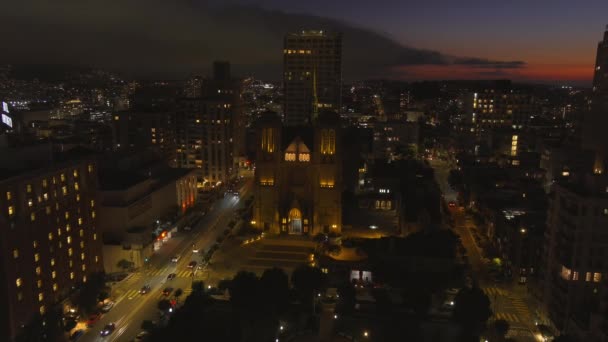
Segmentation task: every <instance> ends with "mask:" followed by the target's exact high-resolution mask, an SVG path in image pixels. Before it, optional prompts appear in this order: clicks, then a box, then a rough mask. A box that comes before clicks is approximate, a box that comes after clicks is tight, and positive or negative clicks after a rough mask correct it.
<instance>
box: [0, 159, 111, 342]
mask: <svg viewBox="0 0 608 342" xmlns="http://www.w3.org/2000/svg"><path fill="white" fill-rule="evenodd" d="M0 170H1V171H6V170H5V169H0ZM97 186H98V185H97V165H96V162H95V161H94V160H93V159H82V160H80V161H73V162H66V163H62V164H60V163H57V164H54V165H53V166H50V167H44V168H40V169H36V170H33V169H32V168H30V167H28V168H25V169H23V170H21V172H19V173H13V174H12V175H11V176H8V177H2V179H1V180H0V210H1V211H2V213H1V214H0V226H1V227H2V232H1V234H0V243H1V248H0V253H2V258H1V259H0V260H2V262H1V265H2V269H1V271H0V284H1V287H2V291H0V296H2V299H1V300H0V303H2V305H1V307H2V311H3V314H2V317H4V319H3V320H2V329H1V335H0V339H1V340H3V341H10V340H12V339H14V337H15V336H16V335H17V334H18V333H19V331H20V329H21V327H22V326H23V325H25V324H28V322H29V321H30V319H32V318H33V316H34V314H36V313H40V314H44V313H46V312H47V311H48V310H50V309H51V308H52V306H53V305H54V304H56V303H58V302H60V301H61V300H63V299H65V298H66V296H67V295H68V294H69V293H70V292H71V291H72V288H73V287H74V286H78V285H79V284H82V283H84V282H86V281H87V276H89V275H90V274H91V273H94V272H100V271H103V260H102V250H101V246H102V243H101V236H100V234H99V231H98V212H97V207H98V203H97Z"/></svg>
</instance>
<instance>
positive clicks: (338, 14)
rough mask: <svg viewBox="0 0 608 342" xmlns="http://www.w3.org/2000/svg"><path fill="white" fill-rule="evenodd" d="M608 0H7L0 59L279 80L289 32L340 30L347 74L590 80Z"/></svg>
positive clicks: (584, 82)
mask: <svg viewBox="0 0 608 342" xmlns="http://www.w3.org/2000/svg"><path fill="white" fill-rule="evenodd" d="M606 24H608V1H605V0H604V1H599V0H598V1H595V0H594V1H572V0H570V1H563V0H553V1H546V0H527V1H525V0H509V1H505V0H501V1H492V0H486V1H477V0H459V1H453V0H426V1H406V0H402V1H391V0H374V1H352V0H351V1H344V0H339V1H329V0H306V1H288V0H267V1H264V0H228V1H219V0H216V1H194V0H191V1H187V0H177V1H161V0H151V1H150V0H148V1H144V0H126V1H101V0H89V1H53V2H39V1H31V0H21V1H11V3H9V4H4V6H3V9H2V12H1V13H0V36H1V37H2V41H3V48H2V53H1V54H0V62H2V63H12V64H17V65H21V64H51V65H55V64H61V65H73V64H75V65H81V66H85V65H90V66H99V67H104V68H109V69H113V70H116V71H122V72H127V73H132V74H133V75H138V76H146V77H183V76H186V75H188V74H192V73H206V72H208V68H209V65H210V63H211V61H213V60H215V59H224V60H229V61H231V62H232V63H233V65H234V69H235V70H236V72H237V73H239V74H241V75H242V76H245V75H248V74H252V75H254V76H257V77H261V78H267V79H271V80H278V79H280V77H281V76H280V75H281V68H282V63H281V57H282V55H281V51H282V36H283V34H284V33H285V32H288V31H295V30H300V29H315V28H320V29H326V30H338V31H341V32H343V33H344V77H345V79H347V80H348V79H359V78H372V77H373V78H397V79H405V80H419V79H487V78H511V79H514V80H517V81H529V82H532V81H535V82H536V81H541V82H551V83H555V82H557V81H568V82H570V83H575V84H582V85H588V84H589V83H590V80H591V76H592V72H593V64H594V59H595V49H596V46H597V42H598V41H599V40H600V39H601V37H602V34H603V30H604V27H605V25H606Z"/></svg>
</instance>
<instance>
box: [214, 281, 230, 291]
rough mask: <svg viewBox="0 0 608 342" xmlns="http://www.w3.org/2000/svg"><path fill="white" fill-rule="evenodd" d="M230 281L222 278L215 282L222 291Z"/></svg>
mask: <svg viewBox="0 0 608 342" xmlns="http://www.w3.org/2000/svg"><path fill="white" fill-rule="evenodd" d="M230 282H231V280H230V279H222V280H220V281H219V282H218V283H217V288H218V289H219V290H220V291H222V292H224V291H226V290H228V289H229V288H230Z"/></svg>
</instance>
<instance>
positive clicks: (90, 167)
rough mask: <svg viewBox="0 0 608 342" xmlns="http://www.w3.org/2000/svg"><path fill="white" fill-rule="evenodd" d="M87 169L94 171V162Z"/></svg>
mask: <svg viewBox="0 0 608 342" xmlns="http://www.w3.org/2000/svg"><path fill="white" fill-rule="evenodd" d="M87 169H88V170H89V173H91V172H93V164H89V166H88V167H87Z"/></svg>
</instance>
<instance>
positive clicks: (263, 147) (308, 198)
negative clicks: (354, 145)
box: [251, 113, 342, 236]
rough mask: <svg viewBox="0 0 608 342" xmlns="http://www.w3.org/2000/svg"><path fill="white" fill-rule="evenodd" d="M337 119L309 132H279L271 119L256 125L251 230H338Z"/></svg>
mask: <svg viewBox="0 0 608 342" xmlns="http://www.w3.org/2000/svg"><path fill="white" fill-rule="evenodd" d="M339 129H340V124H339V119H338V116H337V114H334V113H322V114H321V115H320V117H319V119H318V120H317V122H316V123H315V124H314V125H312V126H301V127H283V126H282V125H281V121H280V119H279V118H278V117H277V116H276V115H275V114H274V113H266V114H264V115H263V116H262V117H261V118H260V120H259V121H258V122H257V127H256V132H257V138H256V144H257V148H256V150H257V153H256V156H257V158H256V169H255V188H254V194H255V196H254V209H253V210H254V211H253V221H252V222H251V223H252V225H253V226H254V227H256V228H258V229H260V230H263V231H265V232H268V233H271V234H292V235H311V236H312V235H315V234H317V233H329V232H336V233H338V232H340V231H341V229H342V204H341V192H342V178H341V177H342V176H341V175H342V173H341V168H342V160H341V154H340V151H341V140H340V130H339Z"/></svg>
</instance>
